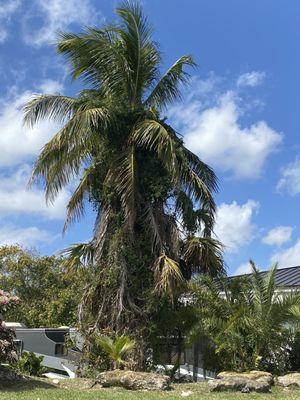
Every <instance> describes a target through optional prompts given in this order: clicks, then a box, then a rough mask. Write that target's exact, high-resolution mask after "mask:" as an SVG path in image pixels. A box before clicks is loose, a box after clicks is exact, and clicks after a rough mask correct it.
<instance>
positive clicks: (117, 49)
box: [25, 2, 223, 329]
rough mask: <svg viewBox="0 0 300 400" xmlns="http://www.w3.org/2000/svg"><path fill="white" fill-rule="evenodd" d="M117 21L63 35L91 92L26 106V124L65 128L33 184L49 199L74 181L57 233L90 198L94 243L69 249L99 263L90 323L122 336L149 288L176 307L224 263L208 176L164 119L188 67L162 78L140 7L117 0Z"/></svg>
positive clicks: (185, 62)
mask: <svg viewBox="0 0 300 400" xmlns="http://www.w3.org/2000/svg"><path fill="white" fill-rule="evenodd" d="M116 13H117V15H118V16H119V23H118V24H115V25H108V26H105V27H103V28H100V29H96V28H87V29H86V30H85V31H84V32H83V33H80V34H73V33H61V34H60V38H59V42H58V45H57V50H58V53H60V54H62V55H63V56H64V57H65V58H66V60H67V62H68V63H69V66H70V69H71V74H72V77H73V79H79V78H81V79H82V80H83V82H84V83H85V84H86V85H87V89H84V90H82V91H81V92H80V93H79V94H78V96H77V97H69V96H62V95H57V94H54V95H38V96H36V97H34V98H33V99H32V100H31V101H30V102H29V103H28V104H27V105H26V107H25V122H26V123H27V124H29V125H34V124H36V123H37V122H38V121H40V120H42V119H44V118H48V119H50V120H55V121H58V122H60V123H61V125H62V128H61V129H60V131H59V132H58V133H57V134H56V135H55V136H54V137H53V138H52V139H51V140H50V141H49V142H48V143H47V144H46V145H45V146H44V148H43V149H42V151H41V154H40V155H39V157H38V159H37V161H36V163H35V166H34V169H33V174H32V179H31V182H32V183H34V182H37V181H39V180H40V179H41V180H42V181H43V182H44V184H45V193H46V199H47V201H48V202H53V201H54V200H55V198H56V196H57V195H58V193H59V192H60V191H61V190H62V189H63V188H64V187H65V186H67V185H68V184H70V182H73V181H74V180H75V181H77V182H78V186H77V187H76V189H75V190H74V192H73V194H72V197H71V199H70V201H69V204H68V207H67V216H66V222H65V226H64V230H66V229H67V228H68V226H69V225H70V224H71V223H72V222H74V221H76V220H78V219H79V218H80V217H82V215H83V214H84V208H85V204H86V202H87V201H88V202H91V203H92V204H93V206H94V209H95V211H96V213H97V218H96V221H95V228H94V237H93V238H92V240H91V242H90V243H86V244H79V245H74V246H72V247H70V248H69V249H67V255H68V260H69V261H68V263H69V265H72V266H73V267H75V266H76V265H77V264H80V263H83V264H86V263H90V262H93V263H95V264H96V265H97V266H98V271H99V273H98V276H97V277H95V281H94V285H93V287H91V288H90V289H89V290H87V292H86V293H85V302H86V303H88V304H89V306H90V309H91V310H92V312H93V315H94V316H96V325H98V326H106V327H107V326H108V325H109V326H111V327H112V328H114V329H122V327H124V326H125V325H126V324H127V325H128V324H129V325H130V326H135V325H134V323H136V324H139V323H141V320H142V319H143V316H145V313H144V311H143V307H144V305H145V302H146V301H147V300H148V299H149V296H151V295H152V293H153V291H154V292H156V293H159V294H162V295H165V293H167V294H169V296H170V298H171V299H172V297H173V296H174V295H175V293H177V291H178V289H179V287H181V286H182V284H183V283H184V281H185V279H184V277H185V276H187V275H189V276H190V275H191V274H192V273H193V272H198V271H209V272H210V273H211V274H213V275H216V274H219V273H222V272H223V263H222V258H221V245H220V243H219V242H217V241H216V240H213V239H212V238H211V233H212V229H213V224H214V214H215V202H214V199H213V192H214V191H215V190H216V189H217V180H216V176H215V174H214V172H213V171H212V169H211V168H210V167H209V166H208V165H206V164H205V163H204V162H203V161H201V160H200V159H199V158H198V157H197V156H196V155H195V154H193V153H192V152H191V151H190V150H188V149H187V148H186V147H185V146H184V143H183V140H182V138H181V136H180V135H179V134H177V132H176V131H175V130H174V129H173V128H172V127H171V126H170V125H169V124H168V123H167V121H166V118H165V117H164V114H163V111H164V110H165V109H166V106H168V105H169V104H170V103H171V102H173V101H176V100H178V99H180V88H181V86H182V85H184V84H186V83H187V82H188V77H189V75H188V73H187V71H186V68H188V67H195V63H194V61H193V59H192V57H191V56H189V55H186V56H183V57H180V58H179V59H178V60H177V61H176V62H174V64H173V65H172V66H171V67H170V68H169V69H168V70H167V71H166V72H165V73H164V74H162V75H161V74H160V62H161V54H160V51H159V49H158V45H157V44H156V43H155V42H154V41H153V40H152V36H151V34H152V29H151V27H150V25H149V23H148V22H147V20H146V18H145V16H144V15H143V13H142V10H141V8H140V6H139V5H137V4H135V3H129V2H125V3H122V4H121V6H120V7H118V8H117V9H116ZM184 238H186V239H187V240H185V239H184ZM193 238H194V239H195V238H196V239H195V240H193V242H192V247H191V245H190V244H189V243H190V241H191V240H192V239H193ZM208 255H209V256H208ZM210 255H212V257H211V256H210ZM191 260H192V261H191Z"/></svg>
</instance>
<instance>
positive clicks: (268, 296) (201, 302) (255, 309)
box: [192, 261, 300, 372]
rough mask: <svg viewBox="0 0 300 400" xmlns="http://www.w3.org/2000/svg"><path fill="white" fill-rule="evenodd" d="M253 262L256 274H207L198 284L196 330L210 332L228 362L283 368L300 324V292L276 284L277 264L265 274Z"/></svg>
mask: <svg viewBox="0 0 300 400" xmlns="http://www.w3.org/2000/svg"><path fill="white" fill-rule="evenodd" d="M250 263H251V266H252V274H251V276H250V278H248V277H245V278H235V279H231V280H230V281H229V282H228V281H227V280H226V279H224V280H222V281H221V282H220V281H212V280H210V279H208V278H204V279H202V282H200V286H198V285H199V283H198V284H197V285H196V286H195V287H194V289H195V294H196V296H195V297H196V298H197V299H198V322H197V325H196V326H195V327H194V329H193V332H192V336H193V337H194V338H199V335H200V336H202V335H204V336H207V337H209V338H210V340H211V343H212V344H213V347H214V350H215V352H216V353H217V355H219V357H220V359H222V361H221V365H222V367H223V368H229V369H233V370H247V369H251V368H258V367H259V368H267V369H270V368H275V366H276V368H278V366H279V365H280V362H282V363H283V364H284V362H285V361H286V360H285V358H286V355H287V346H288V345H289V343H290V341H291V340H293V338H294V337H295V334H296V332H297V331H299V329H300V294H299V293H298V292H290V293H284V292H282V291H280V290H277V289H276V282H275V276H276V270H277V266H276V265H275V266H273V267H272V268H271V269H270V271H269V272H268V273H265V274H262V273H261V272H260V271H259V270H258V268H257V267H256V265H255V264H254V262H253V261H250ZM282 360H283V361H282ZM277 372H278V371H277Z"/></svg>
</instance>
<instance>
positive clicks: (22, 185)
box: [0, 165, 70, 219]
mask: <svg viewBox="0 0 300 400" xmlns="http://www.w3.org/2000/svg"><path fill="white" fill-rule="evenodd" d="M30 171H31V168H30V167H29V166H28V165H23V166H22V167H20V168H19V169H17V170H16V171H15V172H14V173H12V174H10V175H0V216H1V217H5V216H9V215H10V216H15V215H18V214H22V215H24V214H36V215H40V216H42V217H44V218H47V219H64V218H65V213H66V205H67V203H68V199H69V197H70V194H69V193H68V192H67V191H66V190H62V191H61V192H60V194H59V195H58V197H57V199H56V201H55V203H54V205H51V204H49V205H47V204H46V202H45V194H44V191H42V190H40V189H37V188H31V189H27V188H26V186H27V183H28V180H29V177H30Z"/></svg>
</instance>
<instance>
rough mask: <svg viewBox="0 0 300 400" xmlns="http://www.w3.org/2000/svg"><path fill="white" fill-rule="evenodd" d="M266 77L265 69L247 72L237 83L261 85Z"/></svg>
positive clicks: (240, 84)
mask: <svg viewBox="0 0 300 400" xmlns="http://www.w3.org/2000/svg"><path fill="white" fill-rule="evenodd" d="M265 77H266V74H265V72H263V71H252V72H246V73H245V74H242V75H240V76H239V77H238V79H237V85H238V86H250V87H255V86H258V85H261V84H262V83H263V81H264V79H265Z"/></svg>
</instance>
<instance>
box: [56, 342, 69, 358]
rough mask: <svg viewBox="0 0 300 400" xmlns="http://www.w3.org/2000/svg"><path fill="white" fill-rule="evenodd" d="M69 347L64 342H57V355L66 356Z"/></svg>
mask: <svg viewBox="0 0 300 400" xmlns="http://www.w3.org/2000/svg"><path fill="white" fill-rule="evenodd" d="M67 353H68V352H67V349H66V348H65V345H64V343H56V345H55V355H56V356H65V355H67Z"/></svg>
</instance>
